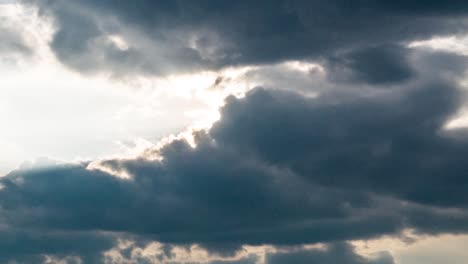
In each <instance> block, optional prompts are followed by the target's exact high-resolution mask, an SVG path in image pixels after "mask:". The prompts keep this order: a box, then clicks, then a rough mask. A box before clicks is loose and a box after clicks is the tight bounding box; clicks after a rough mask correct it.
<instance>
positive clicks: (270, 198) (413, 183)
mask: <svg viewBox="0 0 468 264" xmlns="http://www.w3.org/2000/svg"><path fill="white" fill-rule="evenodd" d="M435 56H439V58H445V59H446V63H441V65H447V66H451V65H452V63H449V62H450V61H452V62H457V60H458V59H459V57H456V59H455V58H452V57H450V56H445V55H444V56H442V55H440V54H436V55H435ZM450 58H452V59H450ZM427 59H428V58H424V59H422V61H426V60H427ZM441 65H438V66H435V67H436V68H438V70H437V72H438V73H440V75H437V74H434V72H433V69H431V67H426V68H425V69H424V67H421V72H420V73H418V74H417V75H415V76H417V77H415V78H416V79H415V80H413V81H411V82H404V83H403V84H400V85H399V87H398V88H397V89H376V91H378V92H376V93H372V94H368V95H367V96H363V95H362V94H360V93H357V94H354V95H350V93H348V92H346V91H343V90H342V91H338V90H333V91H332V92H330V93H323V94H321V95H319V96H318V97H314V98H311V97H307V96H303V95H301V94H299V93H296V92H292V91H287V90H267V89H262V88H257V89H254V90H252V91H250V92H248V93H247V94H246V95H245V97H243V98H235V97H232V96H231V97H229V98H228V99H227V101H226V105H225V106H224V107H223V108H222V111H221V119H220V120H219V121H218V122H217V123H215V124H214V126H213V127H212V128H211V129H210V130H208V131H203V130H202V131H196V132H194V135H193V136H194V142H195V145H196V146H192V145H191V144H189V143H188V142H187V141H186V140H184V139H177V140H175V141H173V142H171V143H168V144H166V145H165V146H163V147H162V148H158V149H149V150H147V151H146V152H145V153H144V155H142V156H140V157H137V158H134V159H122V160H119V159H111V160H104V161H94V162H93V167H94V168H105V171H107V172H103V171H100V170H89V169H87V167H88V163H84V164H75V165H56V166H52V167H44V168H39V169H31V168H24V169H19V170H16V171H13V172H12V173H10V174H9V175H7V176H6V177H4V178H1V179H0V183H1V185H2V189H1V190H0V223H1V224H2V226H3V227H4V230H6V232H10V233H11V234H15V232H17V231H16V230H25V231H24V232H27V234H30V233H29V232H32V231H34V233H33V234H40V236H41V238H43V240H40V241H41V242H36V244H33V245H37V244H41V243H47V242H46V241H48V238H47V236H45V234H54V233H56V232H60V234H62V235H64V236H67V235H69V234H70V237H73V235H74V234H92V235H95V236H97V238H99V239H103V237H101V236H100V235H99V234H101V233H102V234H121V235H122V236H133V237H136V238H137V239H141V240H143V241H159V242H161V243H168V244H172V245H190V244H199V245H200V246H201V247H205V248H207V249H208V250H210V251H211V252H212V254H214V255H218V256H233V255H235V252H237V251H239V249H240V248H241V245H263V244H271V245H275V246H279V245H301V244H310V243H317V242H325V243H328V242H329V243H332V242H334V241H347V240H359V239H369V238H378V237H381V236H382V235H396V236H398V235H400V234H401V232H402V231H403V230H406V229H413V230H414V231H415V232H419V233H421V234H440V233H464V232H467V231H468V225H467V224H466V223H468V221H467V220H468V211H467V207H468V198H467V196H466V192H465V189H466V188H465V187H466V184H467V181H466V177H464V171H466V166H465V162H464V158H463V157H465V156H466V154H468V153H466V152H467V149H468V148H467V147H466V144H468V143H467V142H466V139H465V138H464V137H453V136H451V132H450V131H446V130H444V124H445V123H446V121H447V120H448V119H449V118H450V117H451V116H452V115H453V114H454V113H455V112H456V111H457V110H458V108H459V106H460V98H461V95H462V92H461V91H462V90H461V88H460V87H458V85H457V83H456V78H455V76H459V74H461V73H460V72H458V71H459V70H458V69H455V72H454V69H453V67H443V68H439V67H440V66H441ZM455 68H457V67H455ZM449 73H450V74H449ZM110 172H112V173H113V174H120V173H125V174H126V175H129V176H130V179H123V178H119V177H116V176H115V175H112V174H109V173H110ZM30 230H32V231H30ZM98 231H99V232H98ZM13 236H14V235H13ZM104 238H105V237H104ZM87 239H94V238H93V237H87ZM106 241H107V240H106ZM112 241H114V243H115V239H114V240H112V239H111V242H106V243H107V244H106V243H104V244H102V247H97V248H96V252H94V253H93V254H94V256H101V255H100V252H101V253H102V252H103V251H105V250H108V249H109V248H110V247H111V244H112ZM69 243H72V242H69ZM21 244H22V246H23V247H24V250H23V252H31V253H28V254H30V255H31V256H35V255H37V254H36V251H28V250H29V248H30V247H31V246H30V244H29V243H21ZM51 245H53V243H51ZM106 245H107V246H108V247H107V248H105V249H103V247H105V246H106ZM213 245H214V246H213ZM20 248H21V247H20V245H18V250H20ZM71 248H72V246H70V247H69V248H67V247H65V248H59V249H50V250H49V251H48V252H52V253H53V252H55V253H56V254H58V255H61V256H70V255H72V256H73V255H77V254H78V255H79V254H81V253H80V252H77V251H73V250H72V249H71ZM33 249H34V247H33ZM12 254H13V253H12ZM87 254H91V253H87ZM314 254H315V253H314ZM314 254H312V255H314ZM13 255H14V254H13ZM13 255H12V258H13ZM309 255H310V254H309V253H307V254H305V255H304V256H307V257H309ZM15 256H21V255H20V254H17V255H15ZM319 257H320V258H323V257H324V256H323V255H320V254H319ZM360 261H362V260H360ZM357 263H359V262H357ZM363 263H373V262H363ZM377 263H378V262H377ZM383 263H391V262H383Z"/></svg>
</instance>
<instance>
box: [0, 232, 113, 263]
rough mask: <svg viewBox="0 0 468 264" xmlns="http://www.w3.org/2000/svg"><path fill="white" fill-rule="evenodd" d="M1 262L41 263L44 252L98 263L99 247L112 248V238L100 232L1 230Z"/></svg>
mask: <svg viewBox="0 0 468 264" xmlns="http://www.w3.org/2000/svg"><path fill="white" fill-rule="evenodd" d="M0 237H1V239H0V261H1V262H2V263H42V262H43V261H44V260H45V256H46V255H48V256H53V257H57V258H65V257H72V256H74V257H80V258H81V260H82V261H84V263H91V264H94V263H102V255H101V253H102V251H104V250H107V249H110V248H112V246H113V245H114V239H113V238H112V237H110V236H106V235H103V234H93V233H85V234H76V233H73V232H65V233H62V232H46V233H44V232H40V231H39V232H38V231H35V230H1V231H0Z"/></svg>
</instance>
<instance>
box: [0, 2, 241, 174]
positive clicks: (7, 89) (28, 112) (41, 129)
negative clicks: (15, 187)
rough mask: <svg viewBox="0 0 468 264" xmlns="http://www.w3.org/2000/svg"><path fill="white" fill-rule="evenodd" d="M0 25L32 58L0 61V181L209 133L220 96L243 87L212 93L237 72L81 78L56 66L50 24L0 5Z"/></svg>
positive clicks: (4, 56) (11, 56) (17, 56)
mask: <svg viewBox="0 0 468 264" xmlns="http://www.w3.org/2000/svg"><path fill="white" fill-rule="evenodd" d="M0 21H1V22H2V25H3V26H5V27H6V28H8V30H9V31H11V32H17V33H18V34H19V36H18V38H19V39H22V40H24V42H25V43H26V45H27V47H29V48H31V50H32V52H31V53H27V54H20V53H15V54H12V53H11V52H4V53H0V76H1V78H0V87H1V88H0V123H1V124H2V125H1V129H0V161H1V162H0V175H2V174H5V173H7V172H8V171H10V170H12V169H15V168H17V167H18V166H19V165H20V164H22V163H23V162H25V161H28V160H36V159H38V158H41V157H47V158H49V159H56V160H60V161H67V162H70V161H78V160H88V159H96V158H103V157H112V156H115V155H129V154H130V155H131V154H136V153H137V152H138V151H141V150H142V149H144V148H146V147H149V146H151V144H153V143H154V142H156V141H157V140H158V139H159V138H161V137H163V136H167V135H168V134H171V133H177V132H181V131H183V130H184V129H186V128H187V127H189V126H192V127H193V126H196V127H203V126H208V125H209V124H211V123H212V122H213V121H214V120H216V118H218V114H217V109H218V107H219V106H220V105H221V103H222V102H223V98H224V97H225V96H226V94H228V93H232V92H236V91H235V90H236V89H239V90H240V91H242V90H243V89H245V87H246V86H245V85H241V84H232V85H231V87H230V88H229V87H227V88H226V89H223V90H222V91H221V90H219V89H212V85H213V84H214V83H215V80H216V78H217V77H218V74H223V75H228V76H229V75H233V76H236V75H239V74H242V69H241V70H232V69H231V70H226V71H225V72H223V73H216V72H203V73H199V74H196V75H182V76H168V77H165V78H159V79H158V78H147V77H142V76H135V78H132V79H129V78H126V79H125V80H116V79H115V78H114V79H112V78H109V77H108V76H104V75H96V76H83V75H80V74H79V73H77V72H74V71H72V70H69V69H67V68H66V67H65V66H63V65H62V64H61V63H60V62H58V60H57V59H56V58H55V56H54V54H53V53H52V51H51V50H50V49H49V42H50V41H51V38H52V34H53V32H54V29H53V26H52V25H53V24H52V23H51V21H48V20H47V19H46V18H43V17H38V16H37V15H36V12H35V10H30V9H26V8H25V7H23V6H22V5H19V4H16V3H13V2H11V1H2V2H0ZM0 30H1V28H0ZM0 33H1V32H0ZM114 39H115V40H116V41H118V40H119V38H118V36H114ZM122 45H123V44H122Z"/></svg>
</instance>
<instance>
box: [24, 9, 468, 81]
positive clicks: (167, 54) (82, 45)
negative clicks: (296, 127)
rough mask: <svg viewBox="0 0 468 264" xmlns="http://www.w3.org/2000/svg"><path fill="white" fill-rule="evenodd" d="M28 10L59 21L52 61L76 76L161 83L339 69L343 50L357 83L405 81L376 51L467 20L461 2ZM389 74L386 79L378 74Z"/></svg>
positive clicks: (457, 28)
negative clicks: (112, 38)
mask: <svg viewBox="0 0 468 264" xmlns="http://www.w3.org/2000/svg"><path fill="white" fill-rule="evenodd" d="M33 3H35V4H37V5H39V6H40V7H41V10H42V11H44V12H45V13H46V14H51V15H53V16H54V17H55V18H56V20H57V23H58V28H59V29H58V32H57V33H56V34H55V36H54V40H53V42H52V47H53V50H54V51H55V52H56V54H57V55H58V57H59V58H60V59H61V60H62V61H63V62H65V63H67V64H68V65H70V66H72V67H75V68H77V69H79V70H82V71H88V72H94V71H100V70H103V71H113V72H117V73H119V74H129V73H142V74H159V75H161V74H162V75H164V74H168V73H173V72H181V71H182V72H183V71H193V70H200V69H217V68H220V67H224V66H234V65H249V64H269V63H275V62H280V61H284V60H303V59H323V58H325V59H327V58H329V57H332V58H335V59H338V60H339V61H342V60H343V59H344V58H337V56H340V54H343V52H344V54H352V56H351V57H350V59H351V63H349V64H347V65H346V66H347V67H354V66H356V67H357V68H358V69H357V70H356V71H354V70H353V71H354V72H356V73H358V75H357V76H356V77H357V78H358V79H359V80H364V81H365V80H366V79H367V78H369V81H370V82H371V83H379V82H388V81H392V80H393V81H396V80H400V81H401V80H405V79H407V78H408V77H410V76H411V74H410V72H409V70H408V69H405V68H404V67H400V66H402V65H401V63H399V62H398V61H397V59H398V58H400V55H401V54H398V52H397V54H395V52H396V51H394V50H393V49H388V48H387V49H384V50H382V49H376V48H375V47H379V46H382V45H390V46H392V45H398V44H401V43H403V42H407V41H411V40H416V39H422V38H429V37H432V36H434V35H447V34H459V33H463V32H466V23H465V22H464V19H463V17H464V16H465V15H466V13H467V12H468V4H467V3H466V2H465V1H443V2H436V1H431V2H430V3H426V1H424V2H421V1H404V2H403V1H398V2H395V1H372V0H360V1H354V2H353V3H352V4H351V3H350V2H349V1H341V0H333V1H329V0H327V1H325V0H316V1H301V0H293V1H283V0H274V1H255V2H252V1H244V0H242V1H227V2H226V1H223V2H219V1H211V0H204V1H190V0H181V1H148V0H137V1H130V2H129V1H120V0H119V1H107V0H100V1H88V0H85V1H79V2H77V1H64V0H62V1H61V0H55V1H37V2H36V1H34V2H33ZM114 18H117V20H115V19H114ZM83 25H84V26H83ZM132 32H133V33H132ZM135 32H138V34H136V33H135ZM109 34H120V35H122V36H123V37H124V38H125V39H126V41H127V42H128V44H129V49H127V50H121V49H118V48H117V47H116V45H114V44H113V43H111V42H109V41H106V40H105V39H106V36H107V35H109ZM369 47H370V50H369V51H365V49H366V48H369ZM353 50H356V51H353ZM393 55H397V58H392V56H393ZM376 56H384V58H385V61H384V62H382V63H381V64H379V62H375V61H374V60H375V59H376V58H377V57H376ZM361 60H362V61H361ZM372 66H377V69H373V68H372ZM385 69H389V70H390V72H389V73H388V74H389V75H390V76H385V73H384V72H382V71H383V70H385ZM381 70H382V71H381ZM376 71H377V72H376Z"/></svg>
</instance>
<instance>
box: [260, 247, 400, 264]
mask: <svg viewBox="0 0 468 264" xmlns="http://www.w3.org/2000/svg"><path fill="white" fill-rule="evenodd" d="M265 263H267V264H282V263H288V264H306V263H307V264H322V263H347V264H394V263H395V262H394V260H393V257H392V256H391V255H390V254H389V253H387V252H381V253H379V254H377V256H376V257H375V258H373V259H368V258H365V257H362V256H360V255H358V254H356V253H355V252H354V249H353V248H352V247H351V246H350V245H348V244H346V243H335V244H332V245H329V246H328V248H327V249H326V250H321V249H300V250H297V251H290V252H285V253H273V254H267V255H266V261H265Z"/></svg>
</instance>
